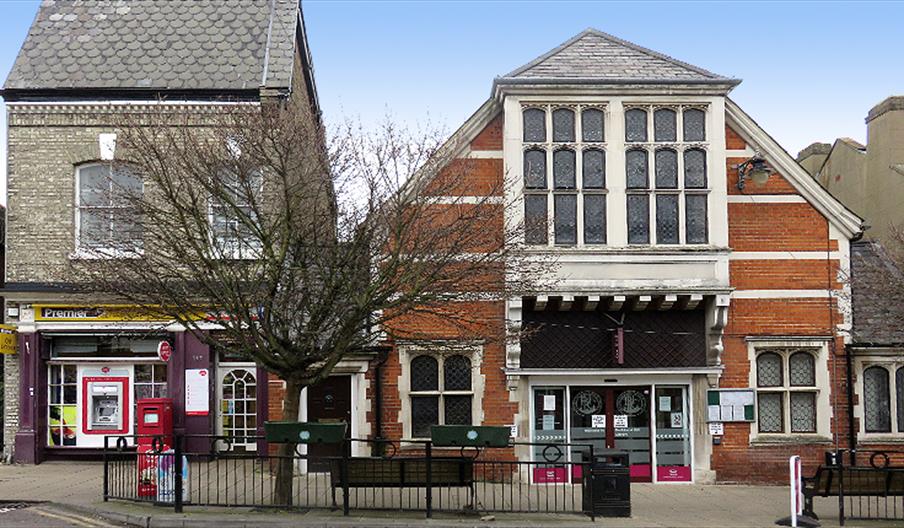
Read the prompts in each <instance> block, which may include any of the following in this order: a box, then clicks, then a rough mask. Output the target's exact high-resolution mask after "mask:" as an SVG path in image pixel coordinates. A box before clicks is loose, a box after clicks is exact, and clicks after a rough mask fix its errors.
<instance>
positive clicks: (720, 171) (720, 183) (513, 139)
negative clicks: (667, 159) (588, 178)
mask: <svg viewBox="0 0 904 528" xmlns="http://www.w3.org/2000/svg"><path fill="white" fill-rule="evenodd" d="M504 104H505V114H506V130H505V136H504V138H505V144H504V151H505V154H504V157H505V160H506V161H505V165H506V173H507V174H511V178H512V183H513V186H512V189H511V191H509V192H511V193H512V199H513V203H515V204H517V205H515V206H514V207H512V208H511V211H509V212H508V213H507V216H508V217H509V219H510V220H511V221H512V225H518V224H520V223H522V222H523V221H524V207H523V203H521V196H523V194H522V190H523V180H522V179H521V178H522V172H523V171H522V169H523V167H522V164H523V152H524V149H525V148H527V147H529V146H531V145H532V143H525V142H524V141H523V131H522V130H523V129H522V127H523V121H522V111H523V110H526V109H528V108H531V107H540V108H542V107H547V108H549V109H555V108H559V107H575V108H576V107H578V106H597V107H601V108H602V109H603V110H604V113H605V123H604V126H605V136H604V139H605V140H606V141H605V145H606V149H605V151H606V167H607V174H606V191H605V192H606V194H607V195H608V198H607V211H606V226H607V231H608V235H607V237H606V243H605V244H582V243H579V244H573V245H556V244H555V243H554V237H553V228H552V224H553V222H552V221H550V227H549V237H548V243H547V244H546V245H542V244H541V245H531V246H527V249H528V250H530V251H546V250H549V249H555V250H559V251H563V252H573V251H577V252H584V251H588V250H589V251H595V252H599V251H611V250H613V249H616V250H624V249H627V248H632V249H640V248H648V249H649V248H654V249H662V250H667V251H668V250H671V251H679V250H681V249H683V248H707V247H721V246H725V245H727V238H728V237H727V222H726V220H727V205H726V203H727V183H726V181H725V178H726V172H725V156H726V154H730V153H728V152H726V150H725V138H724V134H722V133H721V131H722V130H723V129H724V127H725V116H724V112H725V111H724V98H721V97H714V96H679V95H675V96H652V95H651V96H643V95H638V96H623V95H617V94H612V95H609V94H608V93H601V94H600V95H596V96H591V95H586V94H583V93H581V94H575V95H565V94H562V95H548V96H543V95H527V94H525V95H519V96H508V97H506V100H505V102H504ZM638 106H640V107H646V108H654V107H655V108H661V107H668V108H672V109H675V110H676V112H678V116H679V117H678V121H677V124H676V125H677V126H678V127H679V129H678V132H679V135H678V139H680V138H681V133H682V126H681V118H682V117H683V113H682V110H683V109H685V108H687V109H689V108H697V109H702V110H704V111H705V127H706V134H707V136H706V141H705V142H690V143H684V142H668V143H654V142H649V143H628V142H626V141H625V137H624V125H625V123H624V118H623V117H624V110H626V109H628V108H632V107H638ZM648 118H649V120H650V122H651V123H652V120H653V116H652V113H650V114H649V116H648ZM551 120H552V116H551V110H550V112H549V113H548V115H547V127H551ZM575 121H576V122H578V123H579V122H580V114H577V115H576V119H575ZM648 128H649V133H650V139H652V133H653V127H652V125H650V126H649V127H648ZM578 130H579V129H578ZM547 134H548V138H551V137H552V131H551V129H549V128H548V130H547ZM576 139H581V138H580V134H577V135H576ZM550 144H552V145H553V146H554V147H555V146H557V145H559V144H557V143H554V142H551V143H550ZM649 145H654V146H671V147H673V148H674V147H675V146H676V145H677V146H678V148H677V151H678V154H679V163H682V164H683V154H682V153H683V151H684V150H686V149H690V148H694V147H697V148H700V147H701V146H702V148H703V150H704V151H705V152H706V158H705V161H706V168H707V188H706V189H700V190H699V191H700V192H701V193H703V194H706V195H708V196H709V200H708V204H707V223H708V227H707V235H708V241H707V243H705V244H690V245H689V244H686V243H685V231H686V230H685V225H686V218H685V213H684V211H685V207H683V203H682V206H681V207H680V213H679V225H680V226H681V228H680V229H681V235H680V237H681V239H680V241H679V244H663V245H657V244H655V238H654V237H651V238H653V240H652V241H653V243H652V244H640V245H637V244H631V245H629V244H627V225H626V219H627V216H626V211H625V204H624V202H625V195H626V189H625V187H626V182H625V173H624V166H625V163H624V156H625V152H626V150H627V149H628V148H630V147H634V146H640V147H642V148H645V149H647V147H649ZM685 147H686V148H685ZM516 149H517V150H516ZM650 152H651V154H650V156H651V157H652V155H653V154H652V150H650ZM732 155H733V154H732ZM550 162H551V161H549V162H548V163H550ZM650 168H651V170H650V174H651V179H652V177H653V176H654V170H653V163H652V162H651V163H650ZM550 170H551V169H550ZM576 172H577V173H578V174H580V172H581V171H580V169H577V170H576ZM683 176H684V174H683V168H679V179H681V180H682V182H683ZM651 185H652V184H651ZM682 188H683V186H682ZM694 191H695V192H696V191H697V190H694ZM547 192H549V193H550V194H552V192H553V191H551V190H550V191H547ZM652 208H653V207H651V211H650V214H651V216H652ZM547 214H548V215H549V216H550V217H551V216H552V215H553V207H552V204H549V206H548V211H547ZM577 216H578V220H579V222H580V221H581V216H582V215H581V212H580V211H578V215H577ZM610 226H615V228H614V229H610ZM650 226H651V230H655V223H653V222H651V223H650ZM577 230H578V233H582V226H580V225H579V226H578V229H577Z"/></svg>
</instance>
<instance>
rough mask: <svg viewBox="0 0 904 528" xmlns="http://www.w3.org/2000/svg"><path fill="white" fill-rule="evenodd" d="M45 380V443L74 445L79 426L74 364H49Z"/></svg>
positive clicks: (50, 444)
mask: <svg viewBox="0 0 904 528" xmlns="http://www.w3.org/2000/svg"><path fill="white" fill-rule="evenodd" d="M47 380H48V383H47V390H48V399H47V401H48V406H47V410H48V416H47V429H48V434H47V445H48V446H74V445H75V442H76V433H77V431H78V427H79V426H78V407H77V403H78V372H77V369H76V366H75V365H50V366H48V377H47Z"/></svg>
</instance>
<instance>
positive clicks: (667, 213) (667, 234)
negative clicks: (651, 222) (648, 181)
mask: <svg viewBox="0 0 904 528" xmlns="http://www.w3.org/2000/svg"><path fill="white" fill-rule="evenodd" d="M656 242H657V243H658V244H677V243H678V195H677V194H659V195H657V196H656Z"/></svg>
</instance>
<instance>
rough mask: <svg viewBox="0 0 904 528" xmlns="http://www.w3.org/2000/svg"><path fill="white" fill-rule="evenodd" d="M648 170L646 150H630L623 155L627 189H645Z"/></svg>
mask: <svg viewBox="0 0 904 528" xmlns="http://www.w3.org/2000/svg"><path fill="white" fill-rule="evenodd" d="M648 170H649V169H648V161H647V151H646V150H643V149H632V150H629V151H628V152H626V153H625V172H626V178H627V182H628V188H629V189H646V188H647V173H648Z"/></svg>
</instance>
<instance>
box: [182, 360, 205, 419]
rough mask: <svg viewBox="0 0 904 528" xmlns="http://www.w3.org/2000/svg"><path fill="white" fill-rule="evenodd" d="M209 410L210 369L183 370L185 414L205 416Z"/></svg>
mask: <svg viewBox="0 0 904 528" xmlns="http://www.w3.org/2000/svg"><path fill="white" fill-rule="evenodd" d="M209 412H210V371H209V370H207V369H187V370H186V371H185V414H186V415H188V416H207V414H208V413H209Z"/></svg>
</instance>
